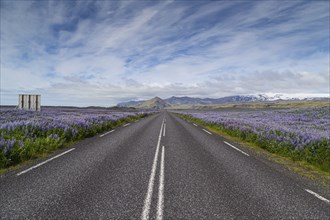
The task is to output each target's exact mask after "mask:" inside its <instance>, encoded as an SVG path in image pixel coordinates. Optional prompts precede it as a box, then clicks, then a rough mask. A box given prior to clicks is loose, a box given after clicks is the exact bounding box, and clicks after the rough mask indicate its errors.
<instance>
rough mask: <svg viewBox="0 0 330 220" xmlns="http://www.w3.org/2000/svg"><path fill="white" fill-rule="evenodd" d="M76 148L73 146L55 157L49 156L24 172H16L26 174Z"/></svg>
mask: <svg viewBox="0 0 330 220" xmlns="http://www.w3.org/2000/svg"><path fill="white" fill-rule="evenodd" d="M74 149H75V148H71V149H70V150H67V151H65V152H63V153H61V154H59V155H56V156H55V157H52V158H49V159H48V160H45V161H44V162H42V163H38V164H37V165H35V166H32V167H30V168H29V169H26V170H23V171H22V172H19V173H18V174H16V176H20V175H22V174H24V173H27V172H29V171H31V170H33V169H35V168H37V167H40V166H41V165H44V164H45V163H48V162H50V161H52V160H54V159H56V158H58V157H60V156H63V155H64V154H67V153H69V152H70V151H73V150H74Z"/></svg>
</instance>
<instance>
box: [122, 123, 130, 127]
mask: <svg viewBox="0 0 330 220" xmlns="http://www.w3.org/2000/svg"><path fill="white" fill-rule="evenodd" d="M130 124H131V123H127V124H125V125H123V127H126V126H128V125H130Z"/></svg>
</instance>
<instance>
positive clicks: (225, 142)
mask: <svg viewBox="0 0 330 220" xmlns="http://www.w3.org/2000/svg"><path fill="white" fill-rule="evenodd" d="M224 143H225V144H227V145H228V146H230V147H232V148H234V149H235V150H238V151H239V152H241V153H242V154H245V155H246V156H250V155H249V154H247V153H245V152H244V151H242V150H240V149H238V148H237V147H235V146H233V145H231V144H229V143H228V142H226V141H224Z"/></svg>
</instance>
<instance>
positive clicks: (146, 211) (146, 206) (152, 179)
mask: <svg viewBox="0 0 330 220" xmlns="http://www.w3.org/2000/svg"><path fill="white" fill-rule="evenodd" d="M163 125H164V119H163V122H162V125H161V126H160V132H159V136H158V143H157V147H156V153H155V157H154V161H153V163H152V168H151V174H150V179H149V183H148V191H147V195H146V198H145V200H144V205H143V211H142V216H141V219H142V220H147V219H149V212H150V205H151V197H152V192H153V189H154V182H155V175H156V169H157V160H158V151H159V145H160V140H161V138H162V131H163Z"/></svg>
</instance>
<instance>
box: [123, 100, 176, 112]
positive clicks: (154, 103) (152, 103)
mask: <svg viewBox="0 0 330 220" xmlns="http://www.w3.org/2000/svg"><path fill="white" fill-rule="evenodd" d="M128 107H134V108H140V109H155V110H160V109H164V108H167V107H171V105H170V104H169V103H167V102H166V101H164V100H163V99H161V98H159V97H155V98H152V99H150V100H146V101H142V102H138V103H137V104H135V105H133V106H131V105H129V106H128Z"/></svg>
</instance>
